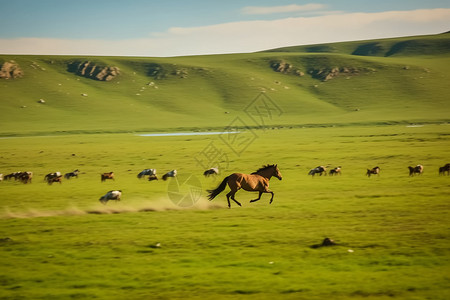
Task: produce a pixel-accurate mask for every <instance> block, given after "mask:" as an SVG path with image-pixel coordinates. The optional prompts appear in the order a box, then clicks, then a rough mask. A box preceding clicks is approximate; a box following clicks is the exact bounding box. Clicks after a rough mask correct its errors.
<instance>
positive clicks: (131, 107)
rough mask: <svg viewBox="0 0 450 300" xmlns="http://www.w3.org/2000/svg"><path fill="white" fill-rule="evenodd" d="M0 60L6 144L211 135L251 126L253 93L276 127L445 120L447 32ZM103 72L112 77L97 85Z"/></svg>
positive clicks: (449, 106)
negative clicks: (190, 51) (59, 136)
mask: <svg viewBox="0 0 450 300" xmlns="http://www.w3.org/2000/svg"><path fill="white" fill-rule="evenodd" d="M5 62H8V63H11V64H15V65H16V66H17V67H18V68H20V71H21V72H20V73H21V74H18V75H17V74H16V75H17V77H16V78H9V79H6V78H0V95H1V96H0V116H1V120H2V122H1V126H0V135H3V136H11V135H18V134H52V133H61V132H71V133H77V132H128V131H170V130H195V129H199V130H207V129H210V130H213V129H222V128H224V126H227V125H228V124H230V123H232V122H233V120H235V119H236V117H240V118H241V119H244V118H246V119H245V120H246V121H245V123H246V125H248V126H258V125H259V124H258V123H256V122H252V121H251V119H248V118H247V117H248V116H247V115H246V113H245V111H244V110H245V109H246V108H247V107H248V106H249V105H250V106H251V105H252V103H253V104H255V102H253V101H254V100H255V99H256V98H258V97H260V96H261V95H264V99H266V102H267V101H271V102H270V103H272V104H274V105H275V106H276V107H277V108H279V110H280V111H277V114H274V115H271V117H269V118H265V124H268V125H274V126H318V125H320V126H323V125H346V124H354V123H358V124H376V123H398V122H409V123H416V122H434V123H435V122H448V121H449V120H450V118H449V117H448V111H449V109H450V103H449V101H448V87H447V85H448V82H449V81H450V74H449V72H448V67H449V66H450V34H448V33H446V34H440V35H433V36H421V37H410V38H398V39H385V40H374V41H360V42H346V43H334V44H323V45H312V46H299V47H289V48H280V49H275V50H270V51H266V52H259V53H249V54H232V55H209V56H189V57H171V58H147V57H75V56H26V55H24V56H22V55H1V56H0V64H2V65H4V63H5ZM87 62H89V68H85V70H84V72H82V71H83V70H82V69H83V66H87V64H86V63H87ZM113 69H114V70H117V72H116V71H111V70H113ZM100 70H110V71H108V72H112V73H111V74H113V75H111V76H110V77H109V78H107V80H104V79H105V78H106V77H103V78H101V80H99V79H98V78H96V74H99V71H100ZM105 72H106V71H105ZM102 74H103V73H102ZM108 74H109V73H108ZM20 75H22V76H20ZM262 93H263V94H262ZM40 99H42V100H43V101H40ZM267 99H270V100H267ZM39 101H40V102H42V103H39ZM265 113H267V111H266V112H265ZM247 120H249V121H247Z"/></svg>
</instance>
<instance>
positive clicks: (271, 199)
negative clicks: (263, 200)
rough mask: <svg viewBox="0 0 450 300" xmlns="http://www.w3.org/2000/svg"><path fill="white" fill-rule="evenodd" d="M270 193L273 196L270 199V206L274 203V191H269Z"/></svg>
mask: <svg viewBox="0 0 450 300" xmlns="http://www.w3.org/2000/svg"><path fill="white" fill-rule="evenodd" d="M268 193H271V194H272V198H270V202H269V204H272V201H273V192H272V191H268Z"/></svg>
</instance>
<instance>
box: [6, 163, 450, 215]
mask: <svg viewBox="0 0 450 300" xmlns="http://www.w3.org/2000/svg"><path fill="white" fill-rule="evenodd" d="M408 169H409V176H414V175H416V174H418V175H421V174H422V173H423V169H424V168H423V166H422V165H417V166H415V167H411V166H409V167H408ZM79 173H80V171H79V170H78V169H77V170H74V171H72V172H69V173H66V174H64V178H65V179H70V178H72V177H76V178H78V174H79ZM217 174H219V169H218V168H217V167H216V168H210V169H208V170H206V171H205V172H203V175H204V176H205V177H209V176H211V175H217ZM316 174H319V176H322V175H327V167H325V166H318V167H316V168H313V169H311V170H310V171H309V172H308V175H311V176H315V175H316ZM341 174H342V173H341V167H340V166H339V167H336V168H333V169H330V171H329V172H328V175H330V176H334V175H341ZM366 175H367V176H368V177H370V176H371V175H378V176H379V175H380V167H378V166H376V167H373V168H372V169H367V173H366ZM439 175H447V176H448V175H450V163H449V164H445V165H444V166H443V167H440V168H439ZM100 176H101V182H103V181H105V180H107V179H111V180H114V172H108V173H102V174H101V175H100ZM176 176H177V170H171V171H169V172H167V173H165V174H164V175H163V176H162V179H163V180H167V179H168V178H169V177H176ZM62 177H63V176H62V174H61V173H60V172H53V173H49V174H47V175H45V177H44V181H46V182H47V183H48V184H49V185H51V184H53V183H55V182H58V183H60V184H61V183H62ZM137 177H138V178H139V179H143V178H147V179H148V180H149V181H153V180H158V177H157V175H156V170H155V169H144V170H143V171H141V172H139V174H138V175H137ZM272 177H276V178H278V179H279V180H282V178H283V177H282V175H281V172H280V170H279V169H278V165H276V164H272V165H265V166H263V167H261V168H259V169H258V170H257V171H255V172H253V173H251V174H244V173H233V174H231V175H229V176H226V177H225V178H224V179H223V180H222V182H221V183H220V184H219V186H218V187H217V188H215V189H212V190H208V199H209V200H213V199H214V198H215V197H216V196H217V195H219V194H220V193H221V192H223V191H224V190H225V188H226V186H227V185H228V187H229V188H230V192H228V193H227V194H226V197H227V202H228V208H231V202H230V199H231V200H233V201H234V202H235V203H236V204H237V205H239V206H242V205H241V203H240V202H239V201H237V200H236V198H235V194H236V192H237V191H239V190H240V189H243V190H245V191H249V192H259V195H258V198H256V199H253V200H250V202H251V203H252V202H256V201H258V200H260V199H261V196H262V194H263V193H268V194H271V198H270V201H269V204H271V203H272V202H273V197H274V193H273V192H272V191H271V190H270V189H269V181H270V179H271V178H272ZM32 178H33V172H14V173H11V174H8V175H5V176H3V174H0V181H3V180H11V179H14V180H16V181H20V182H22V183H24V184H27V183H31V180H32ZM121 196H122V191H121V190H111V191H108V192H107V193H106V194H105V195H104V196H102V197H101V198H100V199H99V200H100V202H101V203H103V204H106V203H107V202H108V201H109V200H116V201H120V199H121Z"/></svg>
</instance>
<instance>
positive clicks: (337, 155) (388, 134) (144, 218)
mask: <svg viewBox="0 0 450 300" xmlns="http://www.w3.org/2000/svg"><path fill="white" fill-rule="evenodd" d="M241 134H243V135H250V134H251V133H250V132H244V133H241ZM256 134H257V135H258V138H257V139H255V140H254V142H253V143H251V144H250V145H249V146H248V148H247V149H246V150H245V151H243V152H242V153H241V154H240V155H239V156H238V155H235V154H233V153H232V152H231V151H230V150H229V149H227V148H226V145H225V144H223V143H222V142H221V140H220V138H219V137H211V136H209V137H202V136H197V137H142V136H136V135H133V134H102V135H95V134H91V135H80V136H77V135H65V136H50V137H46V138H42V137H24V138H12V139H7V140H6V139H4V140H1V142H0V150H1V152H2V165H1V168H2V170H16V169H26V170H33V171H34V179H33V183H32V184H27V185H24V184H21V183H17V182H14V181H12V182H8V181H5V182H2V183H1V188H2V192H3V193H2V194H3V195H2V213H1V218H0V222H1V226H0V238H1V242H0V249H1V250H0V251H1V252H2V255H1V258H0V261H1V265H2V268H1V277H0V278H1V285H2V292H1V293H0V295H1V296H0V298H2V299H48V298H52V299H69V298H82V299H87V298H90V299H92V298H99V299H106V298H107V299H123V298H128V299H149V298H151V299H176V298H199V299H200V298H201V299H213V298H214V299H217V298H224V299H231V298H233V299H234V298H245V299H265V298H286V299H323V298H330V297H331V298H334V299H360V298H369V299H387V298H389V299H392V298H394V299H447V298H448V296H449V295H450V291H449V290H448V280H449V278H448V270H449V248H448V238H449V236H448V232H449V231H448V229H449V228H448V227H449V222H448V213H449V206H448V192H449V190H450V184H449V177H448V176H438V172H437V168H438V167H439V166H441V165H443V163H445V159H446V156H445V153H446V151H447V149H448V148H449V146H450V141H449V140H448V134H449V132H448V126H447V125H428V126H424V127H406V126H403V125H395V126H378V127H375V126H371V127H335V128H303V129H283V130H267V131H262V130H257V131H256ZM211 142H212V143H214V144H215V145H216V146H217V147H218V148H220V149H222V150H223V151H224V152H227V153H228V154H229V157H228V158H229V167H228V168H226V167H224V168H223V169H222V173H221V174H220V175H219V176H218V177H217V178H203V176H202V171H203V169H202V168H201V167H200V166H199V165H198V162H197V161H196V157H198V155H199V153H201V152H202V151H203V150H204V148H205V147H207V146H208V145H209V143H211ZM284 145H289V146H288V147H286V146H284ZM24 148H26V149H27V150H26V151H20V149H24ZM72 154H75V156H73V155H72ZM268 154H270V157H268ZM263 163H278V165H279V167H280V170H281V172H282V174H283V180H282V181H278V180H277V179H275V178H274V179H272V181H271V188H272V190H273V191H274V192H275V198H274V202H273V203H272V204H271V205H269V203H268V200H269V196H268V195H264V196H263V198H262V200H260V201H259V202H256V203H251V204H250V203H249V200H250V199H253V198H254V197H255V194H254V193H248V192H244V191H240V192H239V193H238V194H237V199H238V200H240V201H241V202H242V204H243V207H238V206H236V205H233V206H232V209H227V208H226V200H225V193H223V194H220V195H219V196H218V197H217V198H216V199H214V200H213V201H212V202H208V201H207V200H205V196H206V189H210V188H214V187H216V186H217V185H218V183H219V182H220V181H221V179H222V178H223V177H224V176H226V175H227V174H229V173H231V172H234V171H241V172H246V173H250V172H252V171H254V170H256V169H257V168H259V167H260V166H261V164H263ZM417 163H421V164H423V165H424V167H425V171H424V174H423V175H421V176H416V177H409V176H408V170H407V168H406V167H407V166H408V165H415V164H417ZM321 164H324V165H330V166H337V165H340V166H342V169H343V174H342V176H334V177H333V176H327V177H323V176H322V177H314V178H312V177H311V176H308V175H307V173H308V170H309V169H310V168H312V167H315V166H317V165H321ZM375 165H379V166H380V168H381V170H382V171H381V174H380V176H379V177H377V176H375V177H371V178H368V177H366V176H365V170H366V168H371V167H373V166H375ZM147 167H154V168H157V169H158V171H159V172H160V173H161V172H162V171H163V170H170V169H172V168H176V169H177V170H178V172H179V178H182V177H183V175H185V174H193V175H194V176H196V177H197V178H198V179H199V180H200V182H201V187H202V190H203V193H202V198H201V200H199V202H198V203H196V205H195V206H193V207H187V208H182V207H177V206H176V205H174V204H173V203H172V202H171V201H170V199H169V197H168V191H170V182H171V181H167V182H165V181H162V180H159V181H153V182H149V181H146V180H139V179H137V178H136V174H137V173H138V172H139V171H141V170H142V169H143V168H147ZM74 168H79V169H80V170H81V171H82V174H81V175H80V177H79V178H78V179H71V180H65V181H64V182H63V183H62V184H61V185H59V184H54V185H51V186H50V185H47V184H46V183H44V182H43V177H44V175H45V174H46V173H47V172H50V171H56V170H60V171H62V172H68V171H71V170H72V169H74ZM110 170H114V171H115V172H116V180H115V181H114V182H113V181H107V182H104V183H101V182H100V178H99V177H100V176H99V173H100V172H102V171H110ZM180 180H181V179H180ZM111 189H121V190H122V191H123V199H122V201H121V202H120V203H111V202H110V203H108V204H107V205H106V206H103V205H102V204H100V203H99V202H98V198H99V197H100V196H101V195H103V194H104V193H105V192H106V191H108V190H111ZM181 192H186V193H187V190H183V189H181ZM325 237H331V238H333V239H334V240H335V241H336V242H337V243H338V244H339V245H338V246H334V247H329V248H328V247H323V248H318V249H312V248H311V247H310V246H312V245H314V244H320V243H321V241H322V239H323V238H325ZM7 238H9V239H7ZM158 243H160V247H157V246H156V245H157V244H158ZM349 250H353V252H349Z"/></svg>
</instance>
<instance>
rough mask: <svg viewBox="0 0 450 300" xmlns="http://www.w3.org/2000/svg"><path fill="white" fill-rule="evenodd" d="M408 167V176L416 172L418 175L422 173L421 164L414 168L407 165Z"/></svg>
mask: <svg viewBox="0 0 450 300" xmlns="http://www.w3.org/2000/svg"><path fill="white" fill-rule="evenodd" d="M408 169H409V176H414V174H416V173H417V174H419V175H422V173H423V166H422V165H417V166H415V167H414V168H413V167H411V166H409V167H408Z"/></svg>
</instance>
